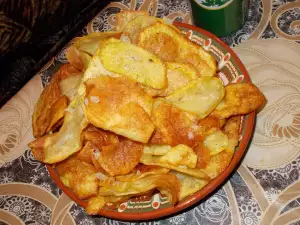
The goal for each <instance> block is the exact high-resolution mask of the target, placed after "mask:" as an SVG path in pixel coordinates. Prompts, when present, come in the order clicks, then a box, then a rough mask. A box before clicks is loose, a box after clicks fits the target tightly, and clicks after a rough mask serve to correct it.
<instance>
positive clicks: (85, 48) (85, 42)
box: [73, 31, 121, 56]
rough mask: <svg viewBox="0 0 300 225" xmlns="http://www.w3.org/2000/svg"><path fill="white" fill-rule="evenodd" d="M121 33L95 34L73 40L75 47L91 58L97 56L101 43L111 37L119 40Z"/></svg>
mask: <svg viewBox="0 0 300 225" xmlns="http://www.w3.org/2000/svg"><path fill="white" fill-rule="evenodd" d="M120 35H121V33H120V32H115V31H108V32H94V33H91V34H88V35H87V36H83V37H76V38H74V39H73V46H74V47H75V48H76V49H78V50H79V51H81V52H84V53H87V54H89V55H90V56H93V55H95V53H96V51H97V49H98V47H99V45H100V43H101V42H102V41H103V40H105V39H107V38H110V37H114V38H119V37H120Z"/></svg>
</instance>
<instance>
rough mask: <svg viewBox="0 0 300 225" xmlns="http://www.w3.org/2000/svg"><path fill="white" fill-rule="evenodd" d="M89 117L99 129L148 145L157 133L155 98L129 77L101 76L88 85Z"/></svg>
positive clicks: (87, 106)
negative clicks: (154, 122)
mask: <svg viewBox="0 0 300 225" xmlns="http://www.w3.org/2000/svg"><path fill="white" fill-rule="evenodd" d="M85 84H86V89H87V94H86V101H85V102H86V103H87V104H86V106H85V107H86V116H87V119H88V121H89V122H90V123H91V124H93V125H94V126H96V127H100V128H102V129H104V130H110V131H113V132H115V133H117V134H119V135H122V136H125V137H128V138H130V139H132V140H135V141H139V142H143V143H147V141H148V140H149V138H150V136H151V134H152V132H153V130H154V125H153V124H152V121H151V118H150V117H149V115H151V110H152V102H153V99H152V97H151V96H149V95H148V94H146V93H145V92H144V91H143V90H142V89H141V88H140V87H138V85H137V84H136V83H135V82H134V81H132V80H129V79H127V78H125V77H119V78H112V77H109V76H100V77H97V78H93V79H90V80H88V81H87V82H86V83H85Z"/></svg>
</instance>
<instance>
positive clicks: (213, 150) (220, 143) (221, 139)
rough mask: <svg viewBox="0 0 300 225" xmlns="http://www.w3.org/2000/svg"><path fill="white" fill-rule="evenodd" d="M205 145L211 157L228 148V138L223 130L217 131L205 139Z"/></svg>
mask: <svg viewBox="0 0 300 225" xmlns="http://www.w3.org/2000/svg"><path fill="white" fill-rule="evenodd" d="M204 145H205V147H206V148H207V149H208V150H209V152H210V155H216V154H218V153H220V152H221V151H223V150H225V149H227V148H228V137H227V135H226V134H224V133H223V132H222V131H221V130H217V131H215V132H213V133H212V134H210V135H208V136H206V137H205V139H204Z"/></svg>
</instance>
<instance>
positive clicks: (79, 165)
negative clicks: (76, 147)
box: [55, 158, 98, 199]
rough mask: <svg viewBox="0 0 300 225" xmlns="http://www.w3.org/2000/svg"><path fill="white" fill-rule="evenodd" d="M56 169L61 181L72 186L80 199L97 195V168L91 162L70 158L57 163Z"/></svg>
mask: <svg viewBox="0 0 300 225" xmlns="http://www.w3.org/2000/svg"><path fill="white" fill-rule="evenodd" d="M55 168H56V171H57V173H58V175H59V177H60V179H61V181H62V182H63V183H64V184H65V185H66V186H67V187H70V188H72V190H73V192H74V194H75V195H76V196H77V197H78V198H80V199H87V198H89V197H92V196H95V195H97V192H98V180H97V177H96V175H95V173H96V172H97V171H96V169H95V168H94V167H93V166H92V165H91V164H89V163H86V162H83V161H81V160H79V159H76V158H69V159H67V160H66V161H63V162H61V163H58V164H57V165H56V167H55Z"/></svg>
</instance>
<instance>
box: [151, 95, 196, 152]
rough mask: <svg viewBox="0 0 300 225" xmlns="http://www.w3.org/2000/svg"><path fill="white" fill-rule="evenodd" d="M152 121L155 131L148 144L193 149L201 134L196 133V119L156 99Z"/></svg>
mask: <svg viewBox="0 0 300 225" xmlns="http://www.w3.org/2000/svg"><path fill="white" fill-rule="evenodd" d="M152 121H153V123H154V125H155V131H154V134H153V135H152V137H151V139H150V141H149V143H150V144H157V145H171V146H176V145H179V144H185V145H187V146H190V147H193V146H194V145H195V144H196V143H197V142H198V141H199V140H202V134H201V133H199V132H197V129H198V125H197V121H198V118H197V117H195V116H193V115H191V114H189V113H187V112H184V111H183V110H181V109H179V108H177V107H176V106H174V105H172V104H169V103H167V102H165V101H164V100H162V99H156V100H155V102H154V105H153V111H152Z"/></svg>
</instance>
